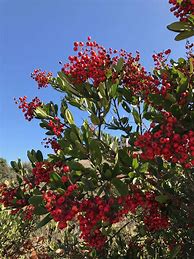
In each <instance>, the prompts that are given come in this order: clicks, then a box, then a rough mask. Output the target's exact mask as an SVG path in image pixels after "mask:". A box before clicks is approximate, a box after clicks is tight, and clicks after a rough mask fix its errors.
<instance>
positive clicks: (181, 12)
mask: <svg viewBox="0 0 194 259" xmlns="http://www.w3.org/2000/svg"><path fill="white" fill-rule="evenodd" d="M169 3H170V4H172V5H173V7H171V8H170V11H171V12H173V13H174V15H175V16H176V17H177V18H180V21H183V22H185V21H188V17H189V15H190V14H194V0H182V1H178V0H169Z"/></svg>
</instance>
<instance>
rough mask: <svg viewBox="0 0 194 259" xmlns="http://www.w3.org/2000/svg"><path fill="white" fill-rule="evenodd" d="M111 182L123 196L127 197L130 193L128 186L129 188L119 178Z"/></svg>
mask: <svg viewBox="0 0 194 259" xmlns="http://www.w3.org/2000/svg"><path fill="white" fill-rule="evenodd" d="M111 182H112V184H113V185H114V186H115V188H116V189H117V190H118V192H119V193H120V194H121V195H127V194H128V192H129V191H128V186H127V184H126V183H124V182H122V181H121V180H120V179H118V178H114V179H112V181H111Z"/></svg>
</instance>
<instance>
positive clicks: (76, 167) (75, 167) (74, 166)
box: [67, 161, 85, 171]
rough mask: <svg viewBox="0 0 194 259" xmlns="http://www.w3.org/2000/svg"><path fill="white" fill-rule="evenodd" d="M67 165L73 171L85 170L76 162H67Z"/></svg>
mask: <svg viewBox="0 0 194 259" xmlns="http://www.w3.org/2000/svg"><path fill="white" fill-rule="evenodd" d="M67 165H68V166H69V167H70V168H71V170H75V171H84V170H85V167H84V166H83V165H82V164H81V163H79V162H76V161H69V162H68V163H67Z"/></svg>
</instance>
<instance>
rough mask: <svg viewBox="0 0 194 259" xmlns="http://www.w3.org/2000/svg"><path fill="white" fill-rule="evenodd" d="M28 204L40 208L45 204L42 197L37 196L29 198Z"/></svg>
mask: <svg viewBox="0 0 194 259" xmlns="http://www.w3.org/2000/svg"><path fill="white" fill-rule="evenodd" d="M28 202H29V203H30V204H32V205H34V206H38V205H40V204H41V203H42V202H43V198H42V195H35V196H32V197H30V198H29V200H28Z"/></svg>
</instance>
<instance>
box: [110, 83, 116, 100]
mask: <svg viewBox="0 0 194 259" xmlns="http://www.w3.org/2000/svg"><path fill="white" fill-rule="evenodd" d="M117 89H118V85H117V84H113V85H112V86H111V89H110V96H111V97H113V98H114V97H115V95H116V92H117Z"/></svg>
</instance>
